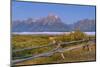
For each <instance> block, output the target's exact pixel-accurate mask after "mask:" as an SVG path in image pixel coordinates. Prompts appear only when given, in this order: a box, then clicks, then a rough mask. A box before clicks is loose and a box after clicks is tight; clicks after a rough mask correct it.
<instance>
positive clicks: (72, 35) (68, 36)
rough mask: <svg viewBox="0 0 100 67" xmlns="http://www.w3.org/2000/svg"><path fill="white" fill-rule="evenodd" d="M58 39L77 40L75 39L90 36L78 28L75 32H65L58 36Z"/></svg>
mask: <svg viewBox="0 0 100 67" xmlns="http://www.w3.org/2000/svg"><path fill="white" fill-rule="evenodd" d="M56 39H57V40H58V41H75V40H82V39H88V36H87V35H86V34H85V33H84V32H81V31H79V30H76V31H74V32H70V33H69V34H63V35H61V36H58V37H57V38H56Z"/></svg>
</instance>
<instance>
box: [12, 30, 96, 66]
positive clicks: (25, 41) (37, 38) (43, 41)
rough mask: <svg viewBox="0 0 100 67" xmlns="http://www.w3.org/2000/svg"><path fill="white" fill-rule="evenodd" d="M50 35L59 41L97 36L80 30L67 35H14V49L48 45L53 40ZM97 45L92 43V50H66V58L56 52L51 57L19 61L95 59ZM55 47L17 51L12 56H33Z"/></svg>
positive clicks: (57, 61)
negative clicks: (88, 34)
mask: <svg viewBox="0 0 100 67" xmlns="http://www.w3.org/2000/svg"><path fill="white" fill-rule="evenodd" d="M49 37H54V38H56V40H57V41H62V42H69V41H75V40H82V39H89V38H95V36H87V35H86V34H84V33H82V32H79V31H78V32H75V33H70V34H67V35H13V36H12V49H13V50H15V49H23V48H27V47H33V46H42V45H48V44H49V43H50V42H51V40H49ZM85 44H86V43H85V42H84V43H78V44H71V45H67V46H65V47H64V48H71V47H77V46H79V45H85ZM91 44H92V43H91ZM95 45H96V44H92V46H90V47H91V48H92V50H91V51H87V50H83V49H82V48H78V49H74V50H71V51H67V52H66V51H65V52H64V56H65V59H62V57H61V55H60V53H55V54H54V55H52V56H50V57H40V58H35V59H32V60H29V61H25V62H22V63H19V64H18V65H27V64H46V63H63V62H79V61H94V60H96V59H95ZM55 47H56V46H55V45H54V46H50V47H45V48H39V49H32V50H25V51H22V52H16V53H13V54H12V55H13V56H12V57H13V59H21V58H26V57H28V56H32V55H33V54H34V55H37V54H40V53H44V52H48V51H50V50H52V49H53V48H55ZM15 57H17V58H15Z"/></svg>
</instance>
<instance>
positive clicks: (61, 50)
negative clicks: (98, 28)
mask: <svg viewBox="0 0 100 67" xmlns="http://www.w3.org/2000/svg"><path fill="white" fill-rule="evenodd" d="M89 41H92V42H95V39H89V40H78V41H71V42H61V43H59V44H61V45H62V44H64V45H68V44H74V43H82V42H89ZM52 45H53V44H52V43H50V44H49V45H44V46H39V47H29V48H23V49H18V50H14V51H13V52H20V51H24V50H31V49H38V48H43V47H48V46H52ZM83 46H84V45H80V46H77V47H72V48H59V47H56V48H54V49H52V50H50V51H48V52H46V53H41V54H38V55H32V56H31V57H28V58H24V59H16V60H12V65H16V64H17V63H20V62H23V61H27V60H32V59H34V58H39V57H49V56H52V55H53V54H55V53H59V52H60V53H61V52H64V51H70V50H73V49H77V48H80V47H83Z"/></svg>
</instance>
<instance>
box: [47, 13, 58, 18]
mask: <svg viewBox="0 0 100 67" xmlns="http://www.w3.org/2000/svg"><path fill="white" fill-rule="evenodd" d="M48 18H55V19H58V18H59V17H58V16H57V15H55V14H53V13H49V14H48Z"/></svg>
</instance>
